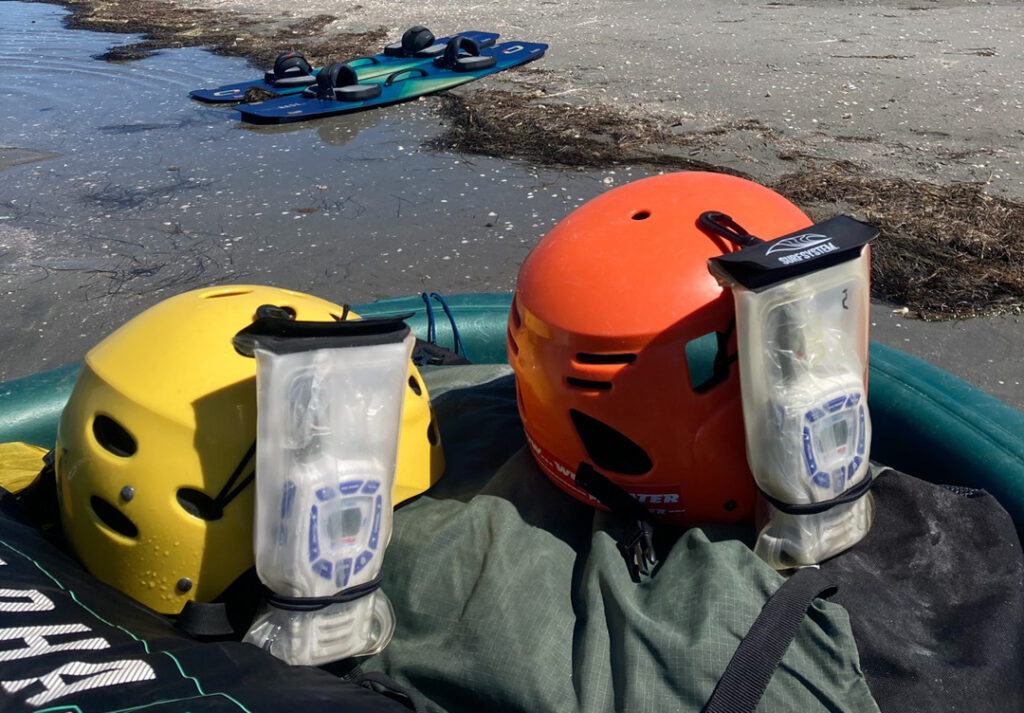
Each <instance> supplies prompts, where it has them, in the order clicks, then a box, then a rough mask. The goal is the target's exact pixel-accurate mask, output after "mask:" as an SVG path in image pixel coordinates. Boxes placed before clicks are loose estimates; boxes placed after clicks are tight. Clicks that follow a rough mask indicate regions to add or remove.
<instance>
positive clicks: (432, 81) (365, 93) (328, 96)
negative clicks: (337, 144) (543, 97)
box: [235, 37, 548, 124]
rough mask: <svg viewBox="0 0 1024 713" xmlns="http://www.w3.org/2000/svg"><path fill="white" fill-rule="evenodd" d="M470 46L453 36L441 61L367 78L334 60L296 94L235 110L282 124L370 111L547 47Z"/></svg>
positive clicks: (512, 44) (516, 62)
mask: <svg viewBox="0 0 1024 713" xmlns="http://www.w3.org/2000/svg"><path fill="white" fill-rule="evenodd" d="M474 44H475V43H473V42H472V40H471V39H467V40H462V39H460V38H459V37H454V38H452V41H451V42H450V43H449V46H448V48H446V51H445V53H444V55H443V56H442V57H438V58H436V59H434V60H432V61H429V62H425V63H423V64H420V65H417V66H415V67H409V68H406V69H401V70H396V71H394V72H392V73H390V74H388V75H386V76H378V77H376V78H374V79H370V80H364V79H362V78H361V77H358V73H357V69H356V68H353V67H347V66H346V65H345V64H344V63H342V62H338V63H335V64H332V65H328V66H327V67H324V68H323V70H322V71H321V74H320V75H319V76H318V79H317V84H316V85H314V86H312V87H309V88H307V89H306V90H304V91H303V93H302V95H300V96H288V97H279V98H277V99H268V100H267V101H262V102H256V103H253V104H241V105H239V106H236V107H235V110H236V111H238V112H240V113H241V115H242V120H243V121H247V122H250V123H254V124H285V123H289V122H293V121H304V120H307V119H318V118H321V117H325V116H333V115H335V114H344V113H346V112H352V111H359V110H362V109H370V108H373V107H377V106H383V105H385V104H394V103H396V102H401V101H407V100H409V99H415V98H416V97H420V96H423V95H424V94H430V93H432V92H439V91H442V90H444V89H451V88H452V87H457V86H459V85H460V84H465V83H467V82H471V81H473V80H475V79H479V78H480V77H485V76H487V75H488V74H494V73H495V72H500V71H502V70H504V69H509V68H511V67H516V66H518V65H521V64H525V63H527V62H532V61H533V60H535V59H539V58H540V57H542V56H543V55H544V52H545V51H546V50H547V48H548V46H547V45H545V44H539V43H536V42H503V43H501V44H498V45H494V46H492V47H486V48H480V47H475V46H474ZM453 50H455V51H453ZM357 79H358V81H357Z"/></svg>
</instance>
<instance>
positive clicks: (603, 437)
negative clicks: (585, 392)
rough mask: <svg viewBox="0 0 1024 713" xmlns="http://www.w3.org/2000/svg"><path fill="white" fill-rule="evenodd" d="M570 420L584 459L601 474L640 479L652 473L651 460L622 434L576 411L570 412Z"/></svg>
mask: <svg viewBox="0 0 1024 713" xmlns="http://www.w3.org/2000/svg"><path fill="white" fill-rule="evenodd" d="M569 416H570V417H572V425H573V426H574V427H575V428H576V433H577V434H578V435H579V437H580V441H582V442H583V447H584V448H585V449H586V451H587V456H588V457H589V458H590V460H591V461H593V463H594V465H595V466H597V467H598V468H600V469H601V470H609V471H613V472H615V473H621V474H622V475H643V474H644V473H646V472H648V471H649V470H650V469H651V467H652V465H653V464H652V463H651V458H650V456H648V455H647V452H646V451H645V450H644V449H643V448H641V447H640V446H638V445H637V444H636V443H634V442H633V441H632V440H630V439H629V437H627V436H626V435H625V434H623V433H621V432H620V431H617V430H615V429H614V428H612V427H611V426H609V425H608V424H606V423H603V422H602V421H598V420H597V419H596V418H594V417H593V416H588V415H586V414H585V413H583V412H581V411H577V410H576V409H569Z"/></svg>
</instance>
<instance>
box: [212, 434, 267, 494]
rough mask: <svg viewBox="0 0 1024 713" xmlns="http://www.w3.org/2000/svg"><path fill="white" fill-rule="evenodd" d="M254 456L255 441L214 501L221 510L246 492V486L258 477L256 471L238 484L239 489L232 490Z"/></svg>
mask: <svg viewBox="0 0 1024 713" xmlns="http://www.w3.org/2000/svg"><path fill="white" fill-rule="evenodd" d="M254 455H256V441H253V442H252V445H251V446H249V450H247V451H246V452H245V455H244V456H242V460H240V461H238V465H237V466H235V470H234V472H233V473H232V474H231V477H230V478H228V481H227V482H226V483H224V487H223V488H221V489H220V492H219V493H217V497H215V498H214V499H213V502H215V503H216V504H217V505H219V506H220V507H221V508H224V507H225V506H226V505H227V504H228V503H230V502H231V501H232V500H234V499H235V498H237V497H238V495H239V493H241V492H242V491H243V490H245V488H246V486H248V485H249V483H251V482H252V481H253V479H254V478H255V477H256V471H255V470H254V471H253V472H252V473H249V475H247V476H246V477H245V478H244V479H243V480H242V482H240V483H239V484H238V487H237V488H235V489H234V490H231V486H232V485H234V484H235V481H236V480H238V477H239V476H240V475H241V474H242V471H243V470H245V467H246V466H247V465H248V464H249V461H250V460H252V457H253V456H254Z"/></svg>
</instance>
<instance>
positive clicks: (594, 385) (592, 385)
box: [565, 376, 612, 391]
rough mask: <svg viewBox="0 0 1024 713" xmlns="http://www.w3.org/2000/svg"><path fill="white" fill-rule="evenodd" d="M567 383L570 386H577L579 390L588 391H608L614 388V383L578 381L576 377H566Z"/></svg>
mask: <svg viewBox="0 0 1024 713" xmlns="http://www.w3.org/2000/svg"><path fill="white" fill-rule="evenodd" d="M565 381H566V383H567V384H569V386H575V387H576V388H577V389H587V390H588V391H608V390H609V389H611V388H612V382H610V381H592V380H591V379H577V378H576V377H575V376H567V377H565Z"/></svg>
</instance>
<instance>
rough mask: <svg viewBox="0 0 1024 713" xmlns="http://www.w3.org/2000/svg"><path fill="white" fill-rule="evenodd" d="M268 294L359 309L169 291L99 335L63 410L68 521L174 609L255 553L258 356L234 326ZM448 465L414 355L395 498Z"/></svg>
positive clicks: (89, 547)
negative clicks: (242, 348)
mask: <svg viewBox="0 0 1024 713" xmlns="http://www.w3.org/2000/svg"><path fill="white" fill-rule="evenodd" d="M264 305H272V306H274V307H279V308H283V309H284V310H285V311H286V312H289V313H291V314H293V315H294V316H295V319H297V320H302V321H329V320H331V319H335V320H340V319H343V318H346V319H348V318H358V317H357V316H356V315H354V314H352V313H351V312H350V313H348V314H347V315H346V314H345V313H344V310H343V308H342V307H339V306H338V305H335V304H332V303H330V302H327V301H325V300H322V299H319V298H317V297H311V296H309V295H304V294H301V293H299V292H291V291H289V290H282V289H278V288H275V287H260V286H253V285H230V286H221V287H211V288H207V289H200V290H194V291H191V292H186V293H184V294H181V295H178V296H176V297H171V298H170V299H168V300H165V301H163V302H161V303H159V304H157V305H156V306H154V307H152V308H150V309H148V310H146V311H145V312H143V313H142V314H140V315H138V316H137V317H135V318H134V319H132V320H130V321H128V322H127V323H126V324H124V325H123V326H122V327H121V328H120V329H118V330H117V331H115V332H114V333H113V334H111V335H110V336H109V337H107V338H106V339H104V340H103V341H102V342H100V343H99V344H98V345H96V346H95V347H94V348H93V349H92V350H91V351H90V352H89V353H88V354H87V355H86V357H85V363H84V364H83V366H82V370H81V372H80V373H79V375H78V379H77V381H76V382H75V387H74V389H73V391H72V393H71V397H70V398H69V400H68V403H67V406H66V407H65V408H64V412H63V414H62V415H61V420H60V426H59V428H58V431H57V446H56V449H55V450H56V472H57V491H58V498H59V501H60V516H61V523H62V525H63V528H64V533H65V536H66V538H67V540H68V542H69V543H70V545H71V547H72V549H74V551H75V553H76V555H77V556H78V557H79V559H80V560H81V561H82V563H83V564H84V565H85V566H86V568H87V569H88V570H89V571H90V572H91V573H92V574H93V575H94V576H95V577H97V578H98V579H100V580H102V581H104V582H106V583H107V584H109V585H111V586H113V587H115V588H116V589H119V590H121V591H122V592H124V593H125V594H128V595H129V596H131V597H132V598H134V599H136V600H138V601H140V602H142V603H143V604H145V605H147V606H149V607H150V608H152V609H155V610H156V611H158V612H161V613H164V614H177V613H179V612H180V611H181V610H182V608H183V607H184V606H185V603H186V602H187V601H189V600H195V601H200V602H204V601H211V600H212V599H215V598H216V597H217V596H218V595H219V594H221V593H222V592H223V591H224V590H225V589H226V588H227V587H228V586H229V585H230V584H231V583H232V582H233V581H235V579H236V578H237V577H238V576H239V575H241V574H242V573H244V572H245V571H246V570H247V569H249V568H250V567H252V565H253V534H252V529H253V497H254V496H253V491H254V488H252V487H249V483H250V481H251V479H252V473H253V467H254V463H255V458H254V457H253V456H254V442H255V438H256V378H255V377H256V362H255V360H253V359H250V358H247V357H244V356H241V355H240V354H238V353H237V352H236V351H235V349H234V347H233V346H232V343H231V338H232V337H233V336H234V335H235V333H236V332H238V331H239V329H241V328H242V327H244V326H246V324H248V323H249V322H251V321H252V320H253V319H254V318H255V316H256V312H257V310H258V309H259V308H260V307H261V306H264ZM443 469H444V459H443V456H442V452H441V446H440V437H439V434H438V430H437V425H436V424H435V423H434V420H433V414H432V412H431V409H430V403H429V396H428V395H427V390H426V387H425V385H424V384H423V381H422V380H421V379H420V375H419V372H418V371H417V370H416V367H415V366H414V365H413V364H412V363H411V362H410V364H409V379H408V388H407V389H406V398H405V405H404V408H403V410H402V429H401V435H400V437H399V444H398V462H397V472H396V474H395V487H394V492H393V496H394V502H395V503H399V502H401V501H403V500H406V499H408V498H410V497H412V496H414V495H417V494H419V493H421V492H423V491H424V490H426V489H427V488H429V487H430V486H431V485H432V484H433V483H434V482H435V481H436V480H437V478H439V477H440V475H441V472H442V471H443Z"/></svg>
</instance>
